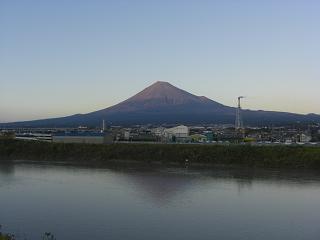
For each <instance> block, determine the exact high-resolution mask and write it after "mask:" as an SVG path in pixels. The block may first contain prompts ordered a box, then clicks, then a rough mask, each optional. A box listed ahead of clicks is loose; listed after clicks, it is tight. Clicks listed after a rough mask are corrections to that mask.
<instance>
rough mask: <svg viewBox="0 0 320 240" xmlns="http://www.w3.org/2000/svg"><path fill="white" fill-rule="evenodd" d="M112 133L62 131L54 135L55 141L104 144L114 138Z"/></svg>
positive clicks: (53, 139)
mask: <svg viewBox="0 0 320 240" xmlns="http://www.w3.org/2000/svg"><path fill="white" fill-rule="evenodd" d="M110 137H111V136H110V135H107V134H106V133H100V132H61V133H56V134H54V135H53V136H52V141H53V142H55V143H89V144H103V143H111V142H112V141H113V139H111V138H110Z"/></svg>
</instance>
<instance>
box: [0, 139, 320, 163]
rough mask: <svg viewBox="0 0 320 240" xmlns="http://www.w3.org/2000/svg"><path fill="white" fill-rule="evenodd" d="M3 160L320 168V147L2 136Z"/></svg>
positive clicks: (0, 152) (0, 146) (1, 151)
mask: <svg viewBox="0 0 320 240" xmlns="http://www.w3.org/2000/svg"><path fill="white" fill-rule="evenodd" d="M0 160H2V161H7V160H33V161H71V162H78V163H85V164H100V163H107V162H111V161H116V160H123V161H139V162H144V163H152V162H161V163H168V164H170V163H180V164H184V165H185V164H188V165H197V164H209V165H241V166H250V167H289V168H313V169H320V148H319V147H303V146H250V145H229V146H222V145H194V144H110V145H96V144H70V143H69V144H63V143H46V142H29V141H18V140H0Z"/></svg>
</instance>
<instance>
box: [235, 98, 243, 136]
mask: <svg viewBox="0 0 320 240" xmlns="http://www.w3.org/2000/svg"><path fill="white" fill-rule="evenodd" d="M243 98H245V97H244V96H240V97H238V107H237V112H236V124H235V129H236V130H237V131H239V130H240V131H241V130H242V129H243V121H242V115H241V99H243Z"/></svg>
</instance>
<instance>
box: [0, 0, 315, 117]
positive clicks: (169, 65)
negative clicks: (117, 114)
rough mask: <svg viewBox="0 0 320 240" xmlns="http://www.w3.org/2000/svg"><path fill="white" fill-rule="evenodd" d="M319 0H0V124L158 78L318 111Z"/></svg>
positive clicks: (271, 105)
mask: <svg viewBox="0 0 320 240" xmlns="http://www.w3.org/2000/svg"><path fill="white" fill-rule="evenodd" d="M319 13H320V1H318V0H300V1H298V0H296V1H295V0H268V1H264V0H260V1H259V0H251V1H249V0H247V1H246V0H241V1H239V0H233V1H231V0H229V1H228V0H223V1H222V0H221V1H214V0H208V1H204V0H193V1H190V0H180V1H178V0H161V1H159V0H157V1H153V0H145V1H141V0H140V1H139V0H114V1H107V0H90V1H89V0H73V1H71V0H54V1H49V0H38V1H36V0H28V1H24V0H20V1H18V0H0V122H4V121H16V120H29V119H37V118H47V117H56V116H64V115H71V114H75V113H86V112H90V111H94V110H98V109H101V108H105V107H108V106H111V105H113V104H116V103H118V102H120V101H122V100H124V99H126V98H128V97H130V96H132V95H133V94H135V93H137V92H138V91H140V90H142V89H143V88H144V87H146V86H148V85H150V84H152V83H153V82H155V81H157V80H162V81H168V82H171V83H172V84H174V85H176V86H178V87H180V88H183V89H185V90H187V91H189V92H191V93H194V94H196V95H205V96H207V97H209V98H211V99H214V100H216V101H219V102H221V103H223V104H226V105H235V99H236V97H237V96H238V95H246V96H248V98H247V99H246V100H245V101H244V107H245V108H251V109H266V110H281V111H292V112H298V113H308V112H315V113H318V114H320V104H319V103H320V94H319V91H320V27H319V26H320V14H319Z"/></svg>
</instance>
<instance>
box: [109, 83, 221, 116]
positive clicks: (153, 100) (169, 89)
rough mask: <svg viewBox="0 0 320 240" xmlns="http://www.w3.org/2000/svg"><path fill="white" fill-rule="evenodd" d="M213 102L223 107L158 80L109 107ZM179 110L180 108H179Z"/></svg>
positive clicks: (135, 108)
mask: <svg viewBox="0 0 320 240" xmlns="http://www.w3.org/2000/svg"><path fill="white" fill-rule="evenodd" d="M203 104H214V105H216V107H224V106H223V105H222V104H219V103H217V102H214V101H212V100H210V99H208V98H206V97H203V96H201V97H199V96H196V95H193V94H191V93H188V92H186V91H184V90H182V89H180V88H177V87H175V86H173V85H171V84H170V83H168V82H162V81H158V82H156V83H154V84H152V85H150V86H149V87H147V88H145V89H144V90H142V91H141V92H139V93H137V94H136V95H134V96H133V97H131V98H129V99H127V100H125V101H123V102H121V103H119V104H117V105H115V106H113V107H111V108H110V109H105V110H113V111H140V110H149V111H152V110H155V111H159V110H160V109H163V108H173V107H175V108H176V107H179V108H181V107H182V108H187V107H191V105H192V106H194V105H203ZM180 110H181V109H180Z"/></svg>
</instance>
